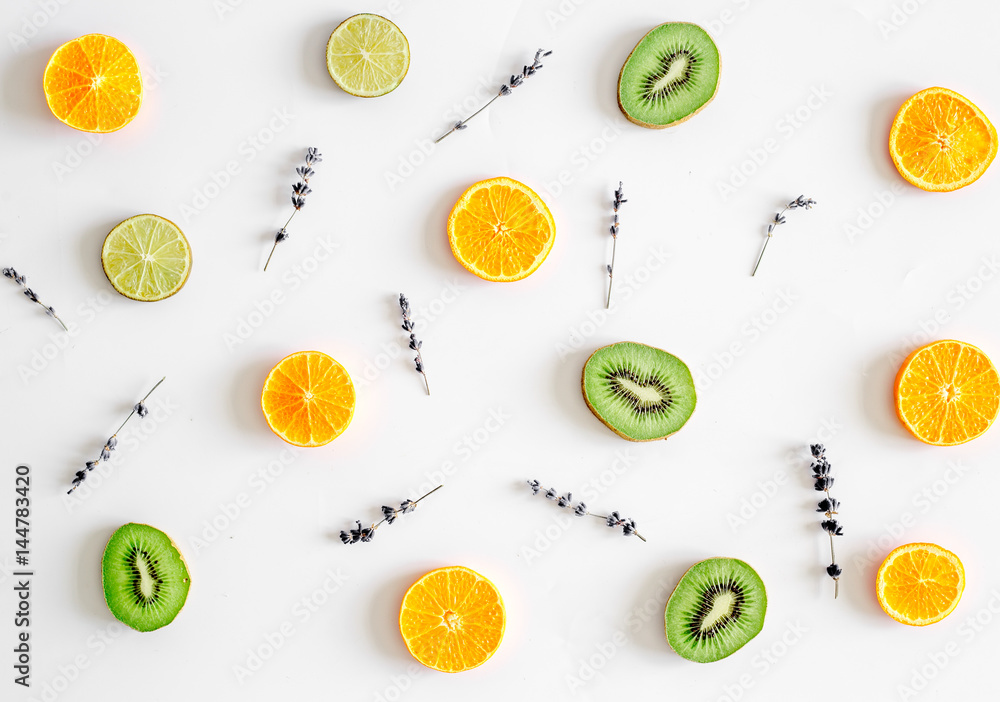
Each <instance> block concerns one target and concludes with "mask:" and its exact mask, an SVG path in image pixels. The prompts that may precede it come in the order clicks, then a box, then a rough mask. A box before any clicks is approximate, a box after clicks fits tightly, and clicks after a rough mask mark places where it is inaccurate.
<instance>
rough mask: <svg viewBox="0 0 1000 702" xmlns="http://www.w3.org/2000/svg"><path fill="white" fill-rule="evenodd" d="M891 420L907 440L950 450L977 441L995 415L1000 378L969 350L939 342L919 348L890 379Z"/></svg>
mask: <svg viewBox="0 0 1000 702" xmlns="http://www.w3.org/2000/svg"><path fill="white" fill-rule="evenodd" d="M895 402H896V416H898V417H899V420H900V421H901V422H902V423H903V426H904V427H906V429H907V431H909V432H910V433H911V434H913V436H915V437H916V438H917V439H919V440H920V441H923V442H924V443H925V444H931V445H933V446H955V445H957V444H964V443H965V442H967V441H972V440H973V439H975V438H976V437H978V436H981V435H982V434H983V433H984V432H985V431H986V430H987V429H989V428H990V426H991V425H992V424H993V422H994V421H995V420H996V418H997V413H998V411H1000V376H998V375H997V369H996V367H994V365H993V363H992V362H991V361H990V359H989V357H988V356H987V355H986V354H985V353H983V352H982V351H981V350H980V349H978V348H976V347H975V346H973V345H972V344H966V343H964V342H962V341H954V340H951V339H949V340H944V341H935V342H933V343H930V344H927V345H926V346H922V347H920V348H919V349H917V350H916V351H914V352H913V353H911V354H910V355H909V356H907V357H906V360H904V361H903V365H902V366H900V368H899V372H898V373H897V374H896V383H895Z"/></svg>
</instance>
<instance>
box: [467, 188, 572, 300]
mask: <svg viewBox="0 0 1000 702" xmlns="http://www.w3.org/2000/svg"><path fill="white" fill-rule="evenodd" d="M555 238H556V223H555V220H554V219H553V218H552V213H551V212H549V208H548V207H547V206H546V205H545V203H544V202H543V201H542V198H540V197H539V196H538V194H537V193H536V192H535V191H534V190H532V189H531V188H529V187H528V186H527V185H525V184H524V183H519V182H517V181H516V180H513V179H512V178H490V179H489V180H483V181H480V182H478V183H476V184H475V185H473V186H472V187H471V188H469V189H468V190H466V191H465V192H464V193H462V197H460V198H458V202H456V203H455V207H454V208H452V210H451V216H450V217H448V240H449V242H450V243H451V251H452V253H453V254H455V258H457V259H458V262H459V263H461V264H462V265H463V266H465V268H466V269H467V270H469V271H470V272H472V273H475V274H476V275H478V276H479V277H480V278H483V279H484V280H492V281H496V282H504V283H507V282H511V281H514V280H521V279H522V278H527V277H528V276H529V275H531V274H532V273H534V272H535V271H536V270H538V267H539V266H540V265H542V261H544V260H545V257H546V256H548V255H549V251H551V250H552V242H553V241H555Z"/></svg>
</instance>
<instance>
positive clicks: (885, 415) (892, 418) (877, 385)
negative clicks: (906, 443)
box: [860, 350, 909, 438]
mask: <svg viewBox="0 0 1000 702" xmlns="http://www.w3.org/2000/svg"><path fill="white" fill-rule="evenodd" d="M907 353H909V350H907ZM890 356H891V352H890V351H889V350H885V351H884V352H882V353H880V354H879V355H878V356H877V357H875V358H876V359H877V360H875V361H873V362H872V363H871V365H869V366H868V367H867V368H866V369H865V372H864V374H863V375H862V376H861V377H860V382H861V384H862V388H861V402H862V408H861V409H862V411H863V412H864V415H865V417H867V419H868V424H869V426H874V427H876V428H877V429H878V430H879V431H881V432H884V433H886V434H892V435H893V436H898V437H900V438H906V437H907V436H909V435H908V434H907V433H906V430H905V429H904V428H903V425H902V424H900V422H899V420H898V419H897V418H896V407H895V404H894V402H893V389H892V388H893V384H894V383H895V380H896V371H897V370H898V369H896V368H893V367H892V366H893V364H892V363H890V362H889V358H890ZM900 361H902V358H901V359H900Z"/></svg>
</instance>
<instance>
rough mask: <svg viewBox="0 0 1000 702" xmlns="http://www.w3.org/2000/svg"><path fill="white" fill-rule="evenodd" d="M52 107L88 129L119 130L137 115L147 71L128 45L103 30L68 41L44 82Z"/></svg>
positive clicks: (58, 51)
mask: <svg viewBox="0 0 1000 702" xmlns="http://www.w3.org/2000/svg"><path fill="white" fill-rule="evenodd" d="M43 87H44V89H45V99H46V100H47V101H48V103H49V109H51V110H52V114H54V115H55V116H56V117H58V118H59V120H60V121H61V122H63V123H65V124H68V125H69V126H71V127H73V128H74V129H79V130H80V131H83V132H113V131H115V130H118V129H121V128H122V127H124V126H125V125H126V124H128V123H129V122H131V121H132V120H133V119H135V116H136V115H137V114H138V113H139V106H140V105H141V104H142V72H141V71H140V70H139V64H138V63H136V60H135V56H133V55H132V52H131V51H129V49H128V47H127V46H125V45H124V44H122V43H121V42H120V41H118V40H117V39H115V38H114V37H106V36H104V35H103V34H88V35H87V36H83V37H80V38H79V39H74V40H73V41H70V42H66V43H65V44H63V45H62V46H60V47H59V48H58V49H56V52H55V53H54V54H52V58H50V59H49V65H48V66H46V67H45V78H44V82H43Z"/></svg>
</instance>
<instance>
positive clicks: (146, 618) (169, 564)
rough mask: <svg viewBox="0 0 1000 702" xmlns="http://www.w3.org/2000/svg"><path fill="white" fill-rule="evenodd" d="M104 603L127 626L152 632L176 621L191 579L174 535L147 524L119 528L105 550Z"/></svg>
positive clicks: (103, 564) (103, 569)
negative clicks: (173, 539) (172, 537)
mask: <svg viewBox="0 0 1000 702" xmlns="http://www.w3.org/2000/svg"><path fill="white" fill-rule="evenodd" d="M102 574H103V579H104V599H105V600H106V601H107V603H108V609H110V610H111V613H112V614H114V615H115V617H117V618H118V619H119V620H120V621H121V622H122V623H123V624H127V625H128V626H130V627H132V628H133V629H136V630H138V631H153V630H154V629H159V628H161V627H164V626H166V625H167V624H169V623H170V622H172V621H173V620H174V617H176V616H177V614H178V612H180V611H181V608H183V607H184V603H185V601H186V600H187V595H188V590H189V589H190V587H191V578H190V576H189V574H188V569H187V565H186V564H185V563H184V558H183V556H181V553H180V551H178V550H177V547H176V546H174V543H173V542H172V541H171V540H170V537H169V536H167V535H166V534H164V533H163V532H162V531H160V530H159V529H155V528H153V527H151V526H148V525H146V524H126V525H124V526H122V527H120V528H119V529H118V530H117V531H116V532H115V533H114V534H113V535H112V536H111V539H110V540H109V541H108V545H107V546H106V547H105V549H104V560H103V563H102Z"/></svg>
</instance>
